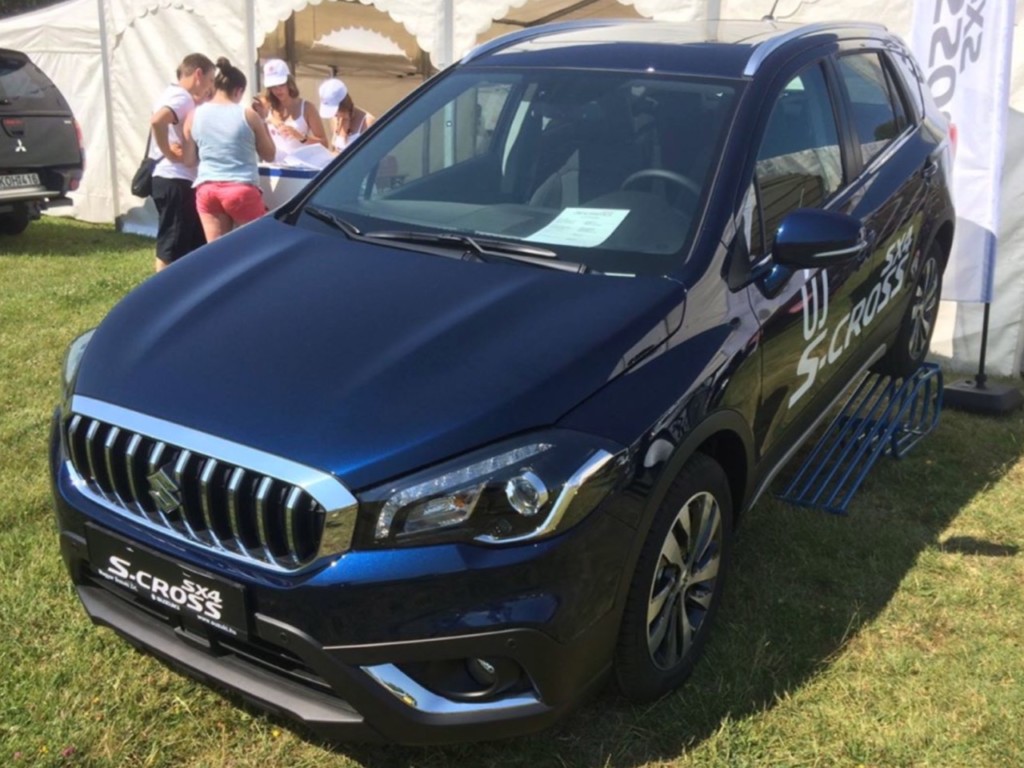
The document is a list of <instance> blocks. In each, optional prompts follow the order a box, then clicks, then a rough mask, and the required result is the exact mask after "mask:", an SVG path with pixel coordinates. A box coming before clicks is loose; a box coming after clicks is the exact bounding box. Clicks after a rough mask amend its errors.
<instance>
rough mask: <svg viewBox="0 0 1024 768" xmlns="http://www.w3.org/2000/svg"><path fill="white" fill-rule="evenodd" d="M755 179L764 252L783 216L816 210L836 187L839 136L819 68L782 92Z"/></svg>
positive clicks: (839, 166)
mask: <svg viewBox="0 0 1024 768" xmlns="http://www.w3.org/2000/svg"><path fill="white" fill-rule="evenodd" d="M756 177H757V189H758V195H759V198H760V204H761V205H760V208H761V215H762V222H760V223H761V226H763V232H764V248H765V250H766V251H770V250H771V247H772V244H773V243H774V242H775V230H776V229H778V226H779V223H780V222H781V221H782V219H783V218H784V217H785V215H786V214H787V213H789V212H790V211H793V210H795V209H797V208H817V207H819V206H821V205H823V204H824V203H825V201H826V200H827V199H828V198H829V197H830V196H831V195H832V194H833V193H834V192H835V191H836V190H838V189H839V187H840V186H841V184H842V181H843V164H842V156H841V153H840V150H839V134H838V131H837V129H836V118H835V113H834V112H833V110H832V100H831V98H830V97H829V92H828V87H827V85H826V83H825V76H824V73H823V72H822V70H821V67H820V66H813V67H810V68H809V69H806V70H804V71H803V72H801V73H800V75H798V76H797V77H795V78H793V79H792V80H791V81H790V82H789V83H788V84H787V85H786V87H785V88H783V89H782V93H781V94H780V95H779V97H778V99H777V100H776V102H775V105H774V107H773V108H772V112H771V116H770V117H769V118H768V124H767V126H766V128H765V133H764V138H763V139H762V141H761V147H760V149H759V151H758V155H757V166H756ZM755 241H756V240H755Z"/></svg>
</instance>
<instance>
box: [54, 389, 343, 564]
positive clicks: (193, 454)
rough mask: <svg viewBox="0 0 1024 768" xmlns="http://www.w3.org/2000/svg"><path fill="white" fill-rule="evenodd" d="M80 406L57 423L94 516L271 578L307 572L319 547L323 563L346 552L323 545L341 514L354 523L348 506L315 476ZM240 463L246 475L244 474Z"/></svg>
mask: <svg viewBox="0 0 1024 768" xmlns="http://www.w3.org/2000/svg"><path fill="white" fill-rule="evenodd" d="M80 399H81V398H80ZM82 400H83V404H84V402H86V401H87V402H88V403H89V407H88V409H84V412H74V411H77V410H78V408H77V406H74V405H73V412H72V413H70V414H68V418H67V420H66V421H65V423H64V437H65V442H66V445H67V452H68V456H67V459H68V462H67V463H68V464H69V465H70V471H71V473H72V477H73V478H74V476H75V474H77V475H78V477H79V478H80V479H81V481H83V482H79V481H76V483H78V485H79V487H80V488H81V490H82V492H83V493H87V494H90V495H92V496H93V497H94V498H95V500H96V501H97V502H99V503H101V504H103V505H104V506H106V507H108V508H110V509H112V510H114V511H119V512H123V513H124V514H126V515H128V516H130V517H132V518H133V519H135V520H137V521H139V522H140V523H143V524H145V525H148V526H150V527H154V528H157V529H160V530H162V531H164V532H165V533H167V534H169V535H172V536H174V537H176V538H179V539H182V540H185V541H188V542H191V543H194V544H196V545H199V546H201V547H204V548H207V549H214V550H216V551H217V552H220V553H222V554H224V555H228V556H230V557H233V558H236V559H241V560H245V561H248V562H251V563H254V564H258V565H262V566H266V567H270V568H273V569H276V570H285V571H290V570H296V569H298V568H302V567H304V566H306V565H309V564H310V563H312V562H313V560H314V559H316V557H317V556H318V555H319V554H320V553H321V543H322V542H323V546H324V547H330V552H331V553H332V554H333V553H336V552H337V553H340V552H343V551H344V550H345V549H346V548H347V546H348V542H347V541H345V540H338V539H337V537H336V536H334V537H333V538H331V537H329V538H328V539H325V538H324V537H325V531H327V520H328V519H331V520H337V516H338V515H339V514H340V513H341V511H342V510H346V511H350V512H351V513H352V514H354V513H355V499H354V498H353V497H352V496H351V494H349V493H348V492H347V490H345V489H344V486H341V485H340V484H337V485H334V486H332V485H331V480H332V478H330V477H329V476H327V475H324V474H323V473H322V472H318V471H316V470H309V469H307V468H303V467H302V466H300V465H296V464H294V463H291V462H287V461H285V460H283V459H277V458H273V459H272V460H268V457H269V455H268V454H262V453H261V452H259V451H255V450H253V449H248V448H245V447H244V446H238V447H237V448H234V447H232V446H230V445H228V444H227V443H226V441H223V440H217V439H215V438H212V437H206V436H203V435H201V434H199V433H195V432H194V431H190V430H186V429H183V428H179V427H176V426H174V425H171V424H169V423H168V422H160V421H159V420H156V419H152V418H149V417H146V416H143V415H140V414H133V413H132V412H128V411H125V410H124V409H119V408H116V407H114V406H110V405H105V404H102V403H99V402H96V401H88V400H87V399H82ZM76 402H77V400H76ZM113 412H117V414H120V416H117V415H116V414H115V415H111V413H113ZM97 416H98V418H97ZM108 418H109V419H111V420H112V421H113V420H114V419H115V418H116V419H117V421H116V422H115V423H112V422H111V421H107V419H108ZM133 425H135V426H133ZM147 425H148V426H147ZM150 429H152V431H150ZM179 441H180V442H179ZM183 443H188V444H183ZM210 445H214V446H218V447H217V452H218V455H210V454H209V453H206V450H208V449H209V446H210ZM235 455H237V456H238V458H235V459H234V462H237V463H233V461H232V457H233V456H235ZM271 458H272V457H271ZM249 461H253V462H254V464H253V466H245V463H247V462H249ZM278 471H281V472H282V474H281V475H278V474H276V473H277V472H278ZM311 482H312V486H311V485H310V483H311ZM307 489H308V490H307ZM322 499H324V500H326V501H325V502H324V504H322V503H321V500H322ZM325 504H327V505H328V506H325ZM328 509H329V510H331V511H330V512H328V511H327V510H328ZM332 530H333V529H332ZM325 554H326V552H325Z"/></svg>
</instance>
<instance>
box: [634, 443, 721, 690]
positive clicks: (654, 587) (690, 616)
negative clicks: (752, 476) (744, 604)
mask: <svg viewBox="0 0 1024 768" xmlns="http://www.w3.org/2000/svg"><path fill="white" fill-rule="evenodd" d="M732 518H733V509H732V495H731V493H730V491H729V482H728V479H727V478H726V475H725V471H724V470H723V469H722V467H721V466H719V464H718V463H717V462H715V461H714V460H712V459H711V458H709V457H707V456H705V455H704V454H700V453H698V454H695V455H694V456H693V457H692V458H691V459H690V460H689V461H688V462H687V463H686V465H685V466H684V467H683V469H682V470H681V471H680V472H679V475H677V476H676V479H675V480H674V481H673V483H672V486H671V488H669V491H668V494H667V495H666V496H665V500H664V501H663V502H662V504H661V507H660V508H659V509H658V512H657V514H656V515H655V518H654V522H653V523H652V524H651V529H650V531H649V532H648V534H647V539H646V540H645V541H644V545H643V549H642V550H641V552H640V558H639V560H638V561H637V566H636V570H635V571H634V574H633V580H632V583H631V584H630V588H629V595H628V597H627V598H626V606H625V610H624V611H623V617H622V627H621V629H620V630H619V640H618V645H617V646H616V649H615V677H616V680H617V682H618V686H619V690H621V691H622V693H623V694H625V696H627V697H628V698H630V699H632V700H634V701H651V700H652V699H657V698H659V697H661V696H663V695H664V694H666V693H668V692H669V691H671V690H673V689H674V688H677V687H678V686H679V685H681V684H682V683H683V682H684V681H685V680H686V679H687V678H688V677H689V676H690V673H691V672H692V671H693V667H694V664H695V663H696V661H697V659H698V658H699V657H700V655H701V652H702V651H703V649H704V646H705V644H706V643H707V637H708V632H709V630H710V628H711V624H712V622H713V620H714V617H715V614H716V613H717V611H718V605H719V603H720V602H721V598H722V587H723V584H724V576H725V572H726V570H727V568H728V564H729V556H730V552H731V550H732V522H733V520H732ZM695 577H696V578H695Z"/></svg>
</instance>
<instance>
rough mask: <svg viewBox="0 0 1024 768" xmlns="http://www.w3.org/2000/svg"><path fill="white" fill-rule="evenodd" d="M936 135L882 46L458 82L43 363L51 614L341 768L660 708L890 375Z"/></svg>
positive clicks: (627, 47)
mask: <svg viewBox="0 0 1024 768" xmlns="http://www.w3.org/2000/svg"><path fill="white" fill-rule="evenodd" d="M948 133H949V131H948V123H947V121H946V119H945V118H944V117H943V116H942V115H941V114H940V113H939V112H938V111H937V110H936V108H935V106H934V104H933V102H932V101H931V99H930V97H929V96H928V94H927V92H926V91H925V89H924V87H923V86H922V80H921V74H920V70H919V69H918V66H917V65H916V64H915V63H914V60H913V59H912V57H911V55H910V54H909V53H908V51H907V49H906V47H905V46H904V45H903V43H901V42H900V41H899V40H898V39H897V38H896V37H894V36H893V35H891V34H889V33H887V32H886V31H885V30H884V29H883V28H882V27H879V26H872V25H865V24H842V25H817V26H808V27H787V26H780V25H776V24H775V23H771V22H757V23H724V22H723V23H720V24H707V23H704V22H701V23H700V24H699V25H687V24H682V25H680V24H668V23H653V22H652V23H643V22H612V21H608V22H591V23H567V24H561V25H555V26H547V27H539V28H533V29H528V30H525V31H523V32H521V33H517V34H514V35H512V36H509V37H504V38H501V39H499V40H496V41H493V42H490V43H487V44H486V45H484V46H482V47H480V48H478V49H476V50H475V51H474V52H472V53H471V54H469V55H467V56H466V57H465V58H464V59H463V60H462V61H460V62H459V63H458V64H456V65H455V66H453V67H450V68H449V69H446V70H445V71H444V72H442V73H441V74H439V75H438V76H436V77H434V78H433V79H431V80H430V81H429V82H428V83H427V84H425V85H424V86H423V87H422V88H420V89H419V90H417V91H416V92H415V93H413V94H412V95H411V96H410V97H409V98H407V99H406V100H405V101H403V102H401V104H399V105H398V106H396V107H395V108H394V109H392V110H391V111H389V112H388V113H387V114H386V115H385V116H384V117H383V118H382V119H381V120H380V121H379V122H377V123H376V125H374V126H373V128H372V129H371V130H370V131H369V132H368V133H367V134H365V135H364V136H363V137H362V138H361V139H360V140H359V141H357V142H356V143H355V144H354V145H353V147H352V148H351V149H349V150H347V151H346V152H344V153H343V154H341V155H340V156H339V157H338V158H337V160H336V161H335V162H334V163H332V165H331V166H330V167H328V168H327V169H326V170H325V171H324V172H323V173H322V174H321V175H320V176H318V177H317V178H316V179H315V180H314V181H313V182H312V183H311V184H310V186H309V187H307V188H306V190H304V192H303V193H301V194H300V195H299V196H298V197H297V198H296V199H294V200H292V201H291V202H290V203H288V204H286V205H285V206H283V207H281V208H280V209H278V210H276V211H274V212H273V213H272V214H270V215H268V216H265V217H264V218H263V219H261V220H259V221H257V222H255V223H253V224H250V225H248V226H246V227H244V228H242V229H241V230H239V231H237V232H235V233H233V234H231V235H230V236H228V237H225V238H223V239H220V240H217V241H216V242H215V243H213V244H211V245H209V246H207V247H205V248H203V249H201V250H199V251H197V252H195V253H194V254H192V255H190V256H188V257H187V258H186V259H183V260H182V261H181V262H180V263H177V264H175V265H174V266H173V267H171V268H170V269H168V270H166V271H164V272H162V273H160V274H159V275H157V276H155V277H153V278H151V279H149V280H147V281H146V282H145V283H144V284H143V285H141V286H140V287H139V288H137V289H136V290H134V291H133V292H132V293H130V294H129V295H128V296H126V297H125V298H124V299H123V300H122V301H121V302H120V303H119V304H118V305H117V306H116V307H114V309H113V310H112V311H111V312H110V314H109V315H108V316H107V317H106V319H104V320H103V322H102V324H101V325H100V326H99V327H98V328H97V329H95V331H93V332H90V333H88V334H86V335H84V336H82V337H81V338H79V339H78V340H77V341H75V342H74V343H73V344H72V346H71V348H70V350H69V353H68V356H67V360H66V363H65V370H64V388H65V390H64V395H63V399H62V402H61V405H60V408H59V410H58V411H57V413H56V415H55V417H54V428H53V444H52V470H53V483H54V496H55V500H56V508H57V518H58V521H59V527H60V543H61V550H62V552H63V557H64V559H65V561H66V563H67V567H68V570H69V571H70V574H71V578H72V580H73V581H74V584H75V587H76V589H77V591H78V595H79V597H80V598H81V601H82V603H83V605H84V607H85V610H86V611H87V612H88V614H89V616H90V617H91V618H92V619H93V620H94V621H95V622H96V623H98V624H102V625H104V626H107V627H110V628H112V629H114V630H115V631H116V632H118V633H119V634H121V635H123V636H124V637H126V638H127V639H128V640H129V641H130V642H132V643H133V644H135V645H137V646H141V647H142V648H144V649H146V650H148V651H149V652H151V653H152V654H154V655H156V656H158V657H159V658H161V659H163V660H165V661H166V662H168V663H169V664H171V665H172V666H174V667H176V668H178V669H180V670H182V671H184V672H185V673H186V674H188V675H192V676H195V677H197V678H199V679H201V680H203V681H205V682H208V683H211V684H214V685H216V686H218V687H222V688H226V689H229V690H230V691H233V692H235V693H236V694H239V695H241V696H242V697H243V698H245V699H248V700H250V701H253V702H255V703H257V704H258V705H259V706H260V707H263V708H265V709H267V710H271V711H274V712H277V713H279V714H283V715H286V716H288V717H291V718H295V719H297V720H300V721H302V722H304V723H306V724H307V725H308V726H310V727H312V728H313V729H314V730H315V731H317V732H318V733H320V734H321V735H322V736H325V737H327V738H330V739H336V740H337V739H373V738H380V739H387V740H391V741H397V742H410V743H425V742H439V741H450V740H460V739H479V738H492V737H498V736H506V735H510V734H517V733H522V732H526V731H530V730H533V729H536V728H539V727H542V726H544V725H546V724H549V723H551V722H552V721H554V720H555V719H557V718H558V717H560V716H562V715H563V714H564V713H565V712H566V711H567V710H568V709H569V708H571V707H572V706H573V705H575V704H576V703H577V702H579V701H580V700H581V699H582V698H583V697H584V696H585V695H586V694H587V693H588V692H591V691H593V690H595V689H596V688H597V687H598V686H600V685H601V684H602V683H604V682H605V681H606V680H608V679H609V678H610V679H613V680H614V681H615V682H616V683H617V684H618V687H619V688H620V689H621V690H622V691H623V692H624V693H625V694H626V695H627V696H629V697H632V698H634V699H639V700H644V699H648V700H649V699H653V698H656V697H658V696H661V695H663V694H664V693H665V692H667V691H669V690H671V689H672V688H673V687H675V686H678V685H679V684H680V683H681V682H682V681H683V680H684V679H685V678H686V677H687V675H688V674H689V673H690V671H691V669H692V668H693V665H694V663H695V662H696V661H697V659H698V657H699V656H700V654H701V651H702V649H703V648H704V646H705V645H706V643H707V641H708V637H709V631H710V630H711V626H712V624H713V621H714V618H715V614H716V611H717V610H718V606H719V604H720V602H721V596H722V588H723V577H724V575H725V573H726V571H727V567H728V565H729V560H730V541H731V538H732V533H733V530H734V528H735V526H736V524H737V522H738V521H741V520H742V518H743V513H744V512H745V511H746V510H748V509H749V508H750V507H751V505H753V504H754V502H755V501H756V500H757V499H758V497H759V496H760V495H761V494H762V493H763V492H764V491H765V489H766V488H767V487H768V485H769V483H770V481H771V480H772V478H773V476H774V475H775V474H776V473H777V472H778V470H779V469H780V468H781V467H782V466H783V465H784V463H785V462H786V460H787V458H789V457H790V456H791V455H792V454H793V453H794V451H795V450H796V449H797V448H798V447H799V446H800V444H801V442H802V441H803V440H804V439H805V438H806V437H807V436H808V435H809V434H810V433H811V432H812V431H813V430H814V428H815V426H816V425H817V424H818V423H819V422H820V421H821V420H822V419H823V417H825V416H826V415H827V414H828V413H829V410H830V406H832V404H833V403H835V402H836V401H837V400H838V399H839V398H841V397H842V395H843V393H844V391H845V390H846V388H847V387H848V385H849V384H850V383H851V382H855V381H856V380H857V379H858V374H861V373H862V372H866V371H867V370H868V369H871V368H874V369H875V370H880V371H885V372H888V373H891V374H894V375H896V376H900V375H907V374H908V373H909V372H911V371H913V370H915V369H916V367H917V366H918V365H919V364H920V363H921V361H922V359H923V358H924V356H925V354H926V352H927V350H928V343H929V337H930V334H931V329H932V324H933V321H934V319H935V314H936V310H937V302H938V298H939V285H940V278H941V275H942V271H943V267H944V265H945V261H946V256H947V254H948V252H949V248H950V243H951V240H952V237H953V221H954V215H953V210H952V207H951V203H950V195H949V189H948V187H947V176H948V172H949V167H950V153H951V144H950V140H949V137H948Z"/></svg>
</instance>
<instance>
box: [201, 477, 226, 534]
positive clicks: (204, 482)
mask: <svg viewBox="0 0 1024 768" xmlns="http://www.w3.org/2000/svg"><path fill="white" fill-rule="evenodd" d="M217 466H218V465H217V460H216V459H207V460H206V463H205V464H204V465H203V471H202V473H201V474H200V475H199V499H200V501H199V503H200V506H201V508H202V511H203V523H205V525H206V533H207V536H208V537H209V539H210V541H211V542H212V543H213V544H215V545H216V546H217V547H220V548H222V547H223V546H224V545H223V543H222V542H221V540H220V535H219V534H218V533H217V526H216V525H214V521H213V509H214V507H213V504H214V502H213V483H214V477H215V476H216V472H217Z"/></svg>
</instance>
